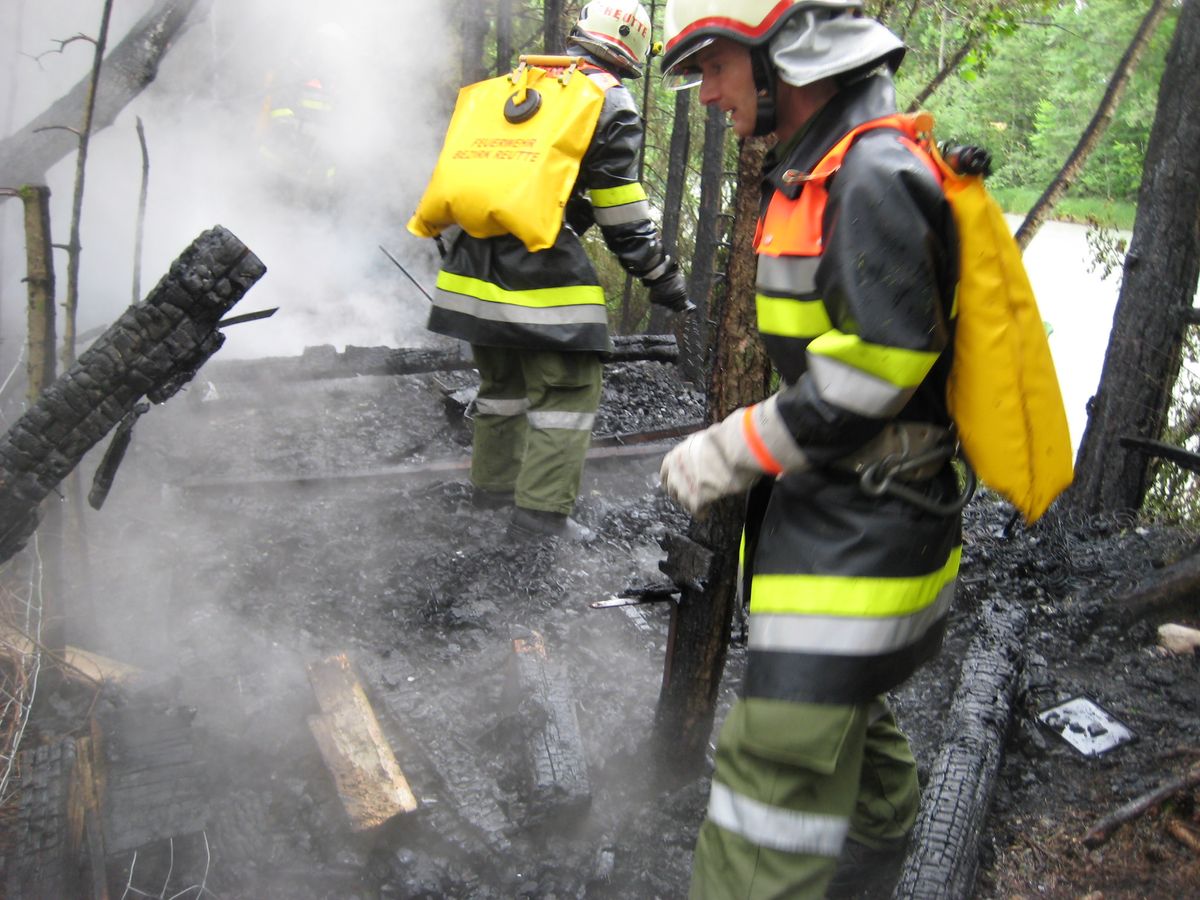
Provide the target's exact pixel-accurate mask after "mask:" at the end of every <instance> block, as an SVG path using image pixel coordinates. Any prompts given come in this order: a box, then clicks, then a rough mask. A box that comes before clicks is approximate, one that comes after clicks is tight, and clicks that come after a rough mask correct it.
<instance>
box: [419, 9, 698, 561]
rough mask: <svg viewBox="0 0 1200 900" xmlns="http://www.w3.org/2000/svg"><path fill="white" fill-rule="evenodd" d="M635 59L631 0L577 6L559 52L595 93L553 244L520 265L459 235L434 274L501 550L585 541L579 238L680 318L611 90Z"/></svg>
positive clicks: (600, 312) (586, 266)
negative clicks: (549, 538) (586, 139)
mask: <svg viewBox="0 0 1200 900" xmlns="http://www.w3.org/2000/svg"><path fill="white" fill-rule="evenodd" d="M649 48H650V17H649V16H648V15H647V14H646V10H645V9H644V8H643V7H642V6H641V4H640V3H637V2H636V0H594V2H591V3H587V4H585V5H584V7H583V8H582V9H581V10H580V13H579V20H578V23H577V24H576V25H575V27H574V28H573V30H572V31H571V34H570V36H569V38H568V49H567V52H568V54H570V55H571V56H573V57H577V58H578V60H579V63H580V71H582V72H583V73H584V74H585V75H586V76H587V77H589V78H591V79H593V80H594V81H595V82H596V83H597V84H599V85H600V86H601V87H602V88H604V99H603V105H602V106H601V109H600V114H599V120H598V122H597V124H596V128H595V133H594V135H593V137H592V140H591V144H590V145H589V147H588V148H587V151H586V153H585V154H584V157H583V159H582V162H581V163H580V167H579V175H578V179H577V181H576V184H575V187H574V189H573V190H572V193H571V196H570V199H569V200H568V202H567V205H566V208H565V214H564V217H563V225H562V227H561V229H560V230H559V233H558V236H557V239H556V240H555V242H554V244H553V246H551V247H549V248H548V249H544V250H539V251H538V252H536V253H532V252H530V251H529V250H527V249H526V247H525V245H524V244H523V243H522V242H521V241H520V240H519V239H518V238H517V237H515V236H514V235H512V234H502V235H500V236H498V237H488V238H476V237H472V236H470V235H469V234H467V233H466V232H463V231H459V232H458V233H457V236H456V237H455V238H454V239H453V241H452V242H451V243H450V244H449V246H448V247H447V249H446V253H445V257H444V259H443V260H442V269H441V272H440V273H439V275H438V280H437V289H436V291H435V292H434V297H433V309H432V311H431V313H430V316H429V328H430V329H431V330H432V331H435V332H437V333H439V334H444V335H447V336H449V337H453V338H458V339H461V340H464V341H467V342H468V343H470V344H471V347H472V350H473V353H474V359H475V365H476V367H477V369H478V370H479V376H480V386H479V394H478V398H477V400H476V401H475V418H474V438H473V441H474V445H473V449H472V456H471V474H470V478H471V482H472V485H473V487H474V497H475V503H476V505H477V506H481V507H491V508H497V507H502V506H506V505H508V504H513V505H514V509H513V513H512V520H511V525H510V527H509V536H510V538H512V539H514V540H520V539H529V538H533V537H539V536H543V535H554V536H561V537H566V538H568V539H571V540H575V541H587V540H590V539H591V538H592V533H591V531H590V529H588V528H586V527H585V526H583V525H581V524H580V523H578V522H576V521H575V519H574V518H572V517H571V513H572V511H573V509H574V506H575V501H576V499H577V496H578V493H579V486H580V480H581V477H582V473H583V465H584V458H585V456H586V454H587V450H588V446H589V445H590V442H591V432H592V426H593V423H594V421H595V416H596V410H597V409H598V408H599V404H600V388H601V374H602V368H601V359H600V355H599V354H600V353H601V352H603V351H606V350H609V349H610V348H611V344H610V341H609V336H608V316H607V308H606V306H605V303H604V295H603V292H602V291H601V290H600V287H599V284H600V283H599V278H598V277H597V275H596V271H595V268H594V267H593V266H592V263H591V261H590V260H589V259H588V256H587V253H586V252H585V250H584V248H583V245H582V243H581V242H580V239H579V238H580V235H582V234H583V233H584V232H585V231H586V230H587V229H588V228H589V227H591V226H592V225H593V224H595V225H598V226H599V228H600V232H601V234H602V236H603V238H604V241H605V244H606V245H607V247H608V249H609V250H610V251H611V252H612V253H613V254H615V255H616V257H617V259H618V260H619V261H620V263H621V265H622V266H623V267H624V268H625V270H626V271H628V272H629V273H631V274H632V275H634V276H635V277H637V278H639V279H641V281H642V283H643V284H644V285H645V286H646V287H647V288H648V289H649V292H650V300H651V302H653V303H657V304H660V305H663V306H665V307H667V308H669V309H671V310H676V311H683V310H688V309H690V308H691V304H690V303H689V302H688V298H687V292H686V288H685V285H684V280H683V276H682V275H681V274H680V272H679V267H678V266H677V265H676V263H675V261H674V260H673V259H671V258H670V257H668V256H667V255H666V253H665V252H664V251H663V246H662V242H661V239H660V236H659V231H658V228H657V226H656V225H655V224H654V222H653V221H652V220H651V218H650V205H649V203H648V201H647V199H646V193H645V190H644V189H643V188H642V185H641V184H640V182H639V180H638V156H639V151H640V148H641V144H642V139H643V134H642V122H641V116H640V115H639V113H638V109H637V107H636V105H635V103H634V100H633V96H632V95H631V94H630V92H629V90H628V89H626V88H625V86H624V85H623V84H622V83H621V81H620V79H622V78H638V77H641V75H642V67H643V65H644V64H645V62H646V60H647V59H648V55H649V53H648V51H649ZM576 77H578V76H576Z"/></svg>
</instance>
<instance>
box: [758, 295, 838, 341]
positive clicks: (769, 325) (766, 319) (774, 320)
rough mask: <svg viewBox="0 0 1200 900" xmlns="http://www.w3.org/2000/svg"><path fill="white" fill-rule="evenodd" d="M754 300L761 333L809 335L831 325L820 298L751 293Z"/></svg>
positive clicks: (821, 331)
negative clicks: (807, 298) (791, 297)
mask: <svg viewBox="0 0 1200 900" xmlns="http://www.w3.org/2000/svg"><path fill="white" fill-rule="evenodd" d="M754 303H755V306H756V307H757V309H758V330H759V331H760V332H761V333H762V334H777V335H779V336H780V337H790V338H811V337H816V336H817V335H821V334H824V333H825V332H827V331H829V329H831V328H832V327H833V323H832V322H830V321H829V311H828V310H826V309H825V304H824V302H823V301H821V300H789V299H785V298H780V297H769V296H767V295H766V294H755V295H754Z"/></svg>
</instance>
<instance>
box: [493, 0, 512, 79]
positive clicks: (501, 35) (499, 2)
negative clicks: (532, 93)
mask: <svg viewBox="0 0 1200 900" xmlns="http://www.w3.org/2000/svg"><path fill="white" fill-rule="evenodd" d="M512 12H513V10H512V0H496V74H497V75H504V74H505V73H507V72H509V71H511V70H512V68H513V63H514V62H515V60H514V59H513V42H512V21H513V20H512Z"/></svg>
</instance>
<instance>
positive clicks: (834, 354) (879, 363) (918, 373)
mask: <svg viewBox="0 0 1200 900" xmlns="http://www.w3.org/2000/svg"><path fill="white" fill-rule="evenodd" d="M808 352H809V353H812V354H815V355H817V356H826V357H829V358H830V359H836V360H838V361H840V362H843V363H845V364H846V365H848V366H851V367H853V368H855V369H858V370H859V371H862V372H868V373H870V374H871V375H874V376H875V377H877V378H882V379H884V380H885V381H889V382H891V383H892V384H894V385H896V386H897V387H901V388H910V387H916V386H917V385H919V384H920V383H921V382H922V381H923V380H924V378H925V376H926V375H928V374H929V370H930V369H932V368H933V364H934V363H935V362H937V358H938V354H937V353H935V352H932V351H929V350H905V349H904V348H903V347H888V346H886V345H884V344H872V343H869V342H868V341H864V340H862V339H861V338H860V337H859V336H858V335H856V334H843V333H842V332H840V331H838V330H836V329H830V330H829V331H827V332H825V333H824V334H822V335H821V336H820V337H819V338H817V339H816V340H814V341H813V342H812V343H811V344H809V345H808Z"/></svg>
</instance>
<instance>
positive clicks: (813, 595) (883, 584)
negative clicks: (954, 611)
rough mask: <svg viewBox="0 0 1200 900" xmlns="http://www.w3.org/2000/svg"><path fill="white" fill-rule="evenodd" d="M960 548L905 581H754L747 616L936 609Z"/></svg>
mask: <svg viewBox="0 0 1200 900" xmlns="http://www.w3.org/2000/svg"><path fill="white" fill-rule="evenodd" d="M961 560H962V546H961V545H960V546H958V547H955V548H954V550H953V551H952V552H951V553H950V558H949V559H948V560H946V564H945V565H944V566H942V567H941V568H940V569H937V570H935V571H933V572H930V573H929V574H928V575H916V576H912V577H906V578H870V577H867V576H865V575H856V576H854V577H852V578H850V577H846V576H844V575H755V576H754V582H753V584H752V586H751V588H750V614H751V615H755V614H759V613H762V614H766V615H788V614H790V615H801V616H850V617H856V618H869V617H884V616H906V615H910V614H912V613H914V612H917V611H919V610H922V609H924V608H925V607H927V606H929V605H930V604H932V603H935V602H936V601H937V598H938V594H939V593H941V590H942V588H943V587H945V586H946V585H947V584H949V583H950V582H951V581H953V580H954V578H955V577H956V576H957V575H958V566H959V563H960V562H961Z"/></svg>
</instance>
